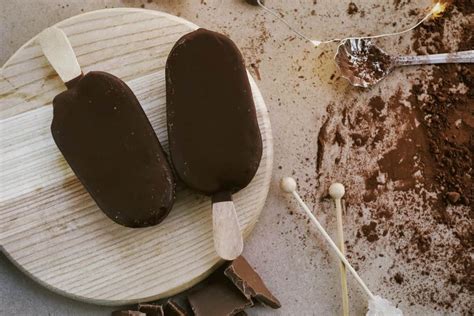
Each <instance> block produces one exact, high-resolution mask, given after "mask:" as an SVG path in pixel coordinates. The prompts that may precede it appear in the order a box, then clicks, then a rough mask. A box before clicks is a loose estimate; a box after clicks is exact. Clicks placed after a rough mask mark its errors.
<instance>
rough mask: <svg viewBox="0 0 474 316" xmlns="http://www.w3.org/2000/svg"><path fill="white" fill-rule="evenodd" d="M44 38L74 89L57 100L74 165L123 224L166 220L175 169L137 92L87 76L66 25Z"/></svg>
mask: <svg viewBox="0 0 474 316" xmlns="http://www.w3.org/2000/svg"><path fill="white" fill-rule="evenodd" d="M39 39H40V44H41V46H42V49H43V52H44V54H45V56H46V57H47V58H48V60H49V62H50V63H51V64H52V66H53V67H54V68H55V70H56V71H57V72H58V74H59V75H60V76H61V79H62V80H63V81H64V82H65V84H66V86H67V88H68V89H67V90H66V91H64V92H62V93H60V94H59V95H57V96H56V97H55V98H54V100H53V108H54V117H53V122H52V124H51V132H52V135H53V138H54V141H55V143H56V145H57V146H58V148H59V149H60V151H61V153H62V154H63V156H64V158H65V159H66V161H67V162H68V164H69V166H70V167H71V169H72V170H73V171H74V173H75V174H76V176H77V177H78V178H79V180H80V181H81V182H82V184H83V185H84V187H85V188H86V189H87V191H88V192H89V193H90V195H91V196H92V198H93V199H94V200H95V202H96V203H97V205H98V206H99V208H100V209H101V210H102V211H103V212H104V213H105V214H106V215H107V216H108V217H110V218H111V219H112V220H114V221H115V222H117V223H119V224H121V225H124V226H127V227H146V226H151V225H156V224H158V223H159V222H161V221H162V220H163V219H164V218H165V217H166V215H167V214H168V212H169V211H170V209H171V207H172V205H173V201H174V181H173V175H172V172H171V168H170V166H169V164H168V162H167V160H166V156H165V153H164V152H163V149H162V148H161V145H160V143H159V141H158V138H157V137H156V135H155V132H154V130H153V128H152V126H151V124H150V122H149V121H148V118H147V116H146V115H145V113H144V111H143V109H142V107H141V106H140V103H139V101H138V100H137V98H136V96H135V95H134V94H133V92H132V91H131V90H130V88H129V87H128V86H127V85H126V84H125V83H124V82H123V81H122V80H120V79H119V78H117V77H115V76H113V75H111V74H109V73H105V72H98V71H91V72H89V73H87V74H85V75H83V74H82V72H81V70H80V67H79V65H78V63H77V60H76V58H75V55H74V52H73V51H72V48H71V46H70V44H69V41H68V39H67V38H66V35H65V34H64V33H63V32H62V31H61V30H60V29H58V28H50V29H47V30H45V31H44V32H43V33H41V34H40V36H39Z"/></svg>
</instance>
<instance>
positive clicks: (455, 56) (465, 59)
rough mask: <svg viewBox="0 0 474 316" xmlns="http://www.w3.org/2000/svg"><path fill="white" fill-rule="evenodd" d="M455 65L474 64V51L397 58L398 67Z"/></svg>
mask: <svg viewBox="0 0 474 316" xmlns="http://www.w3.org/2000/svg"><path fill="white" fill-rule="evenodd" d="M454 63H474V50H467V51H463V52H456V53H447V54H434V55H419V56H399V57H395V65H396V66H409V65H424V64H454Z"/></svg>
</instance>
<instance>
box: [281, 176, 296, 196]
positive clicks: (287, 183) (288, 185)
mask: <svg viewBox="0 0 474 316" xmlns="http://www.w3.org/2000/svg"><path fill="white" fill-rule="evenodd" d="M280 188H281V189H282V190H283V191H285V192H287V193H292V192H295V191H296V181H295V179H293V178H292V177H285V178H282V179H281V182H280Z"/></svg>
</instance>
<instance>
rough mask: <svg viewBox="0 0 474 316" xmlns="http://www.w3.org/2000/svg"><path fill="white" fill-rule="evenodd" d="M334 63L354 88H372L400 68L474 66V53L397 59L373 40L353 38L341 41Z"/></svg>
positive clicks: (399, 57)
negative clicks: (468, 64)
mask: <svg viewBox="0 0 474 316" xmlns="http://www.w3.org/2000/svg"><path fill="white" fill-rule="evenodd" d="M334 60H335V61H336V64H337V66H338V67H339V69H340V71H341V73H342V76H343V77H344V78H346V79H347V80H349V82H350V83H351V84H352V85H354V86H357V87H364V88H368V87H370V86H373V85H375V84H376V83H378V82H379V81H381V80H382V79H383V78H385V77H386V76H387V75H388V74H389V73H390V72H391V71H392V70H393V68H395V67H398V66H410V65H423V64H451V63H474V50H468V51H463V52H456V53H448V54H435V55H420V56H396V57H394V56H390V55H389V54H387V53H386V52H384V51H383V50H382V49H380V48H378V47H377V46H375V45H374V44H373V43H372V41H371V40H369V39H363V38H353V39H346V40H343V41H341V43H340V44H339V46H338V47H337V53H336V56H335V57H334Z"/></svg>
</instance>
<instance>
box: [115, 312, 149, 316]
mask: <svg viewBox="0 0 474 316" xmlns="http://www.w3.org/2000/svg"><path fill="white" fill-rule="evenodd" d="M112 316H146V314H144V313H142V312H139V311H115V312H112Z"/></svg>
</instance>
